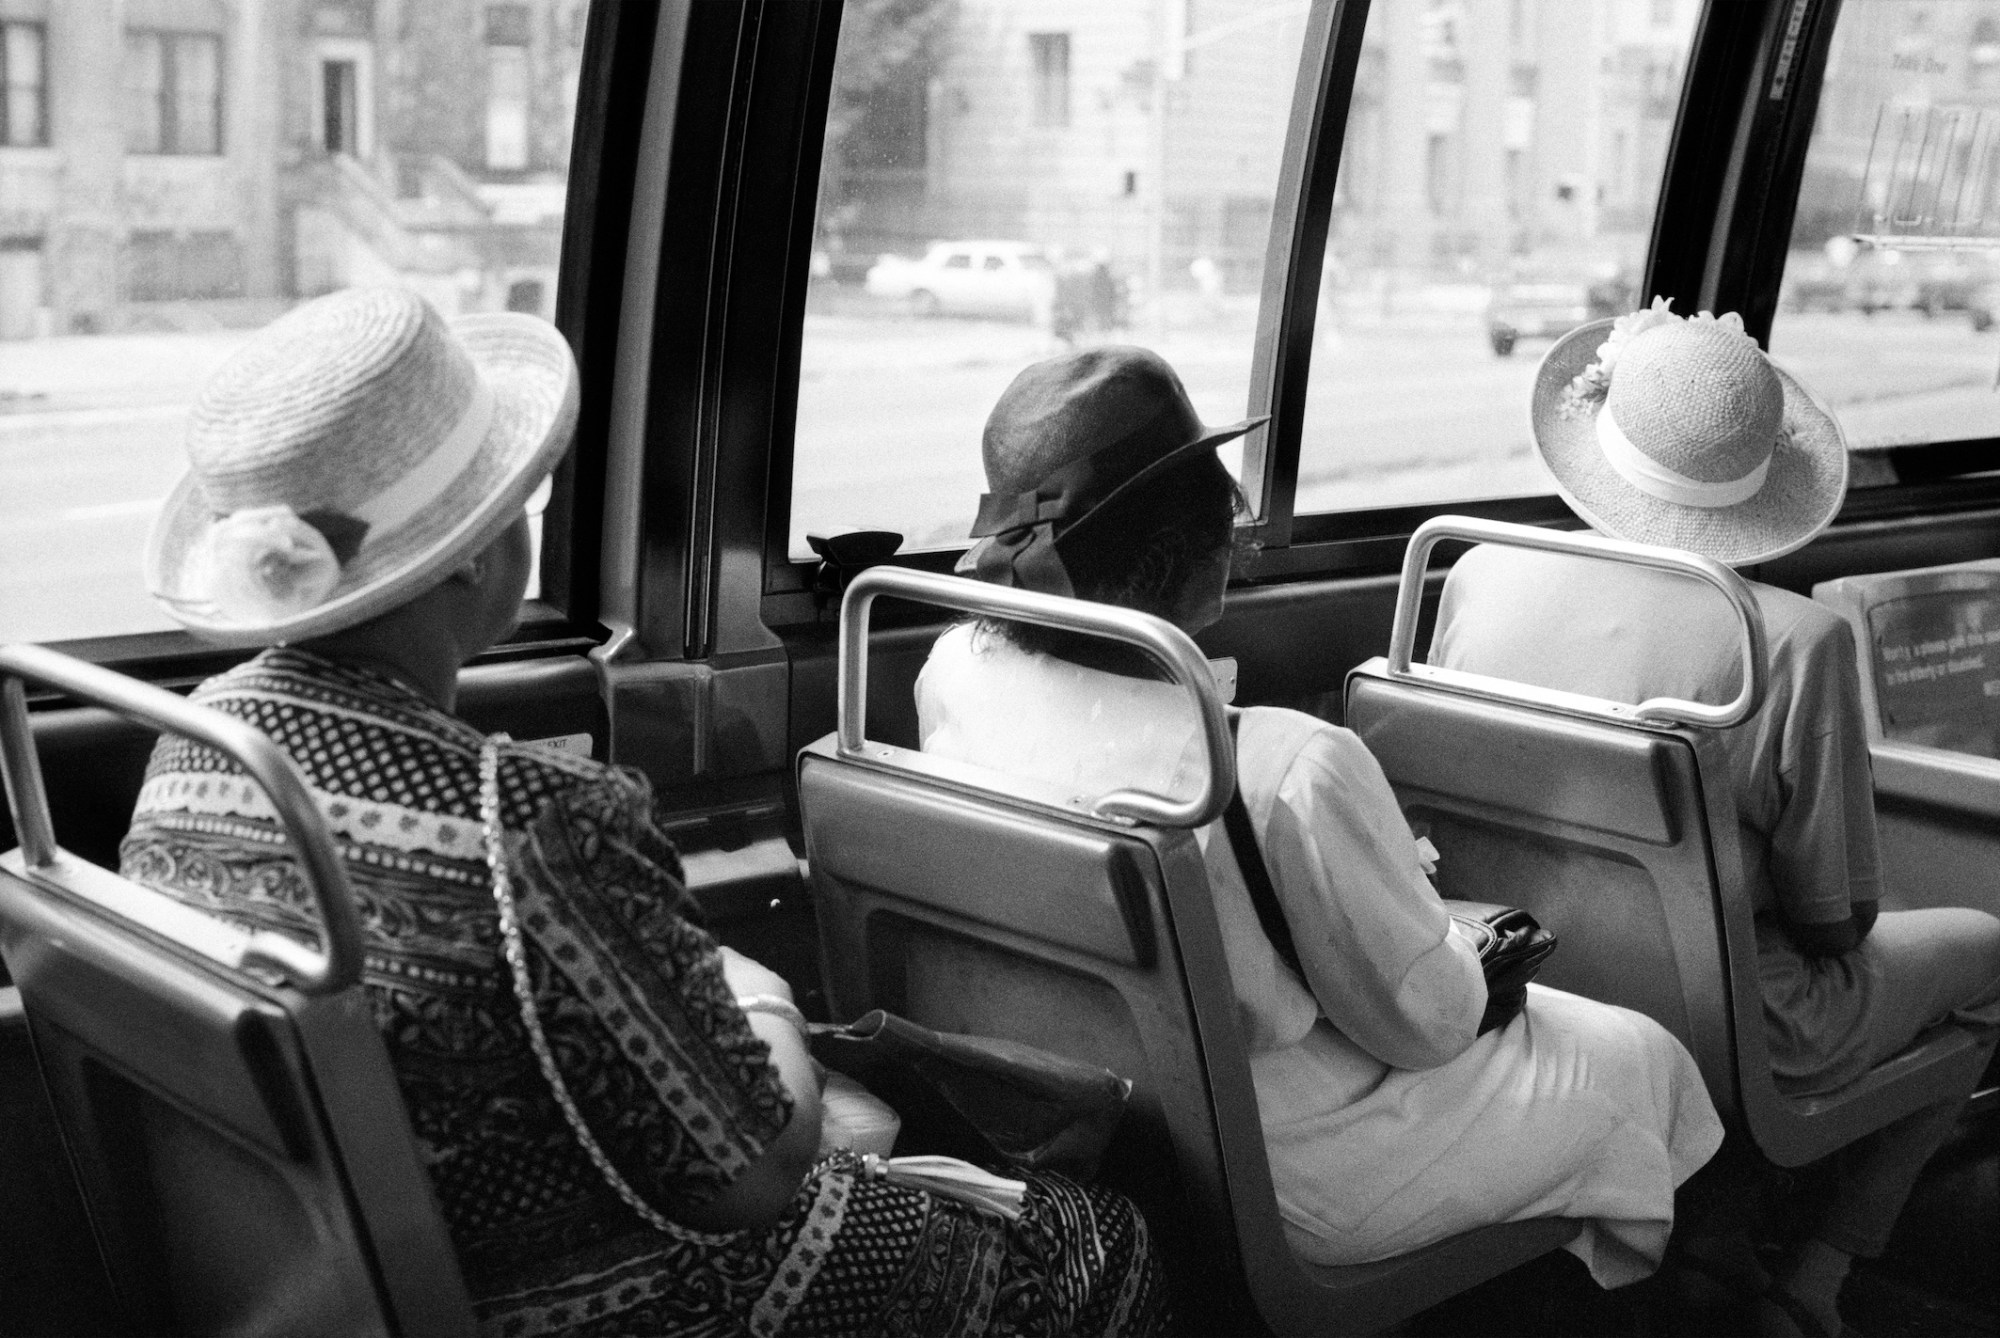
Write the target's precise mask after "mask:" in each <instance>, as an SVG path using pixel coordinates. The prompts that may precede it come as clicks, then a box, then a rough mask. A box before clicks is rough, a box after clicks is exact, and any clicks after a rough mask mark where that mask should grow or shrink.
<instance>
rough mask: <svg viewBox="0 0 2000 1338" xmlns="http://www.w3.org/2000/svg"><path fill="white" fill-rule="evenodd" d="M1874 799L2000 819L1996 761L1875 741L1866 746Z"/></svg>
mask: <svg viewBox="0 0 2000 1338" xmlns="http://www.w3.org/2000/svg"><path fill="white" fill-rule="evenodd" d="M1868 756H1869V760H1870V762H1871V763H1872V764H1873V767H1874V772H1875V797H1876V798H1877V800H1882V799H1891V800H1897V801H1900V802H1902V803H1906V804H1917V805H1922V806H1923V807H1925V808H1931V809H1945V810H1949V811H1951V812H1955V813H1965V814H1970V815H1971V816H1973V817H1980V818H1988V819H1993V820H1996V821H2000V761H1996V760H1995V759H1993V758H1990V757H1975V756H1973V755H1972V754H1970V753H1955V752H1951V751H1949V750H1948V749H1944V748H1930V747H1926V746H1925V745H1923V744H1918V743H1901V742H1895V741H1890V740H1878V741H1877V742H1874V743H1871V744H1870V745H1869V746H1868Z"/></svg>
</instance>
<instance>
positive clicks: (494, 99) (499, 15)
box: [486, 5, 528, 172]
mask: <svg viewBox="0 0 2000 1338" xmlns="http://www.w3.org/2000/svg"><path fill="white" fill-rule="evenodd" d="M527 165H528V7H527V6H526V5H488V6H487V7H486V166H487V167H488V168H489V169H490V170H492V171H495V172H519V171H521V170H522V169H524V168H526V167H527Z"/></svg>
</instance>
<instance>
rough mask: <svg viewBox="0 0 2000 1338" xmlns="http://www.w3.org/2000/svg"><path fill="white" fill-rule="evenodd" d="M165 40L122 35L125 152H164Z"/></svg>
mask: <svg viewBox="0 0 2000 1338" xmlns="http://www.w3.org/2000/svg"><path fill="white" fill-rule="evenodd" d="M166 88H167V39H166V38H165V37H164V36H163V35H161V34H160V33H126V34H125V151H126V152H127V153H165V152H166V147H167V132H166V120H165V117H164V115H163V113H164V111H165V109H166Z"/></svg>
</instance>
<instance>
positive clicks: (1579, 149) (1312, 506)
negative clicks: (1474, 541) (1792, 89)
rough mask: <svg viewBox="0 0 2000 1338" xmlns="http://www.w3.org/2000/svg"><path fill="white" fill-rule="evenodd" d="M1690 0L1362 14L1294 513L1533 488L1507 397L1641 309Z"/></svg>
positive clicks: (1476, 0)
mask: <svg viewBox="0 0 2000 1338" xmlns="http://www.w3.org/2000/svg"><path fill="white" fill-rule="evenodd" d="M1699 10H1700V4H1699V0H1508V3H1505V4H1502V3H1499V0H1397V3H1386V4H1385V3H1378V4H1375V5H1373V6H1372V7H1371V8H1370V11H1369V15H1368V26H1367V30H1366V34H1365V38H1364V43H1363V49H1362V58H1361V68H1360V72H1359V75H1358V78H1357V81H1356V87H1355V91H1354V100H1353V104H1352V106H1351V108H1350V110H1349V112H1348V121H1347V139H1346V144H1345V146H1344V147H1343V149H1342V152H1341V160H1340V178H1339V184H1338V186H1337V188H1336V193H1335V196H1334V216H1333V226H1332V231H1331V234H1330V237H1329V241H1328V246H1327V258H1326V266H1325V270H1324V273H1323V276H1322V287H1321V293H1320V303H1319V314H1318V330H1317V333H1316V337H1315V346H1314V349H1313V363H1312V377H1311V381H1310V384H1309V388H1308V392H1307V402H1306V417H1305V426H1304V440H1303V443H1302V446H1301V449H1300V455H1299V484H1298V493H1297V498H1296V502H1295V510H1297V511H1298V512H1300V513H1307V512H1324V511H1345V510H1354V509H1358V508H1364V507H1378V506H1404V505H1416V504H1424V503H1438V502H1456V501H1469V500H1474V499H1479V498H1492V497H1507V496H1520V495H1524V494H1531V493H1541V492H1547V491H1548V490H1549V485H1548V482H1547V479H1546V476H1545V475H1544V474H1543V473H1542V471H1541V468H1540V466H1539V465H1537V463H1536V462H1535V458H1534V451H1533V448H1532V445H1531V442H1530V439H1529V435H1528V426H1527V417H1528V413H1527V408H1528V387H1529V383H1530V381H1531V380H1532V379H1533V377H1534V370H1535V364H1536V362H1537V361H1538V360H1539V359H1540V357H1541V354H1542V352H1543V351H1544V350H1545V349H1546V348H1547V347H1548V344H1549V341H1550V340H1551V339H1553V338H1554V337H1555V336H1557V335H1560V334H1562V333H1563V332H1565V331H1567V330H1569V329H1572V328H1574V327H1575V326H1577V325H1580V324H1582V323H1583V322H1584V321H1586V320H1590V319H1593V318H1596V317H1599V316H1609V315H1615V314H1618V313H1620V312H1622V311H1625V310H1627V309H1629V308H1631V307H1634V306H1637V305H1640V298H1641V296H1642V295H1641V294H1639V293H1638V292H1637V291H1636V285H1637V283H1638V279H1639V271H1640V267H1641V266H1642V265H1644V263H1645V258H1646V257H1645V250H1646V239H1647V235H1648V233H1649V231H1650V229H1651V226H1652V220H1653V209H1654V205H1655V203H1656V201H1657V198H1658V192H1659V184H1660V176H1661V171H1662V168H1663V166H1664V163H1665V160H1666V150H1667V141H1668V138H1669V136H1670V135H1671V133H1672V130H1673V117H1674V111H1675V106H1676V101H1677V99H1678V97H1679V93H1680V86H1681V78H1682V72H1683V70H1684V68H1685V66H1686V62H1687V54H1688V48H1689V45H1690V43H1691V41H1692V36H1693V29H1694V23H1695V20H1696V18H1697V17H1698V14H1699Z"/></svg>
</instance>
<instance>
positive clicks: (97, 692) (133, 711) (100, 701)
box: [0, 644, 361, 994]
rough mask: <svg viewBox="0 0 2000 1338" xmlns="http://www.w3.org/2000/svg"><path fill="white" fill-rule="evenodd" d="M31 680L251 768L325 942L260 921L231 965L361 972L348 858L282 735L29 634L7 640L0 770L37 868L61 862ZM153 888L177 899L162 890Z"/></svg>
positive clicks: (331, 976)
mask: <svg viewBox="0 0 2000 1338" xmlns="http://www.w3.org/2000/svg"><path fill="white" fill-rule="evenodd" d="M24 683H37V684H40V685H41V686H43V687H50V688H55V689H56V690H58V691H60V692H64V693H67V694H68V695H70V696H72V697H75V698H76V699H78V700H79V701H84V702H89V703H91V704H93V705H96V706H102V707H104V708H106V709H108V710H111V711H114V712H116V713H117V714H119V715H121V716H124V717H125V718H126V719H128V720H135V721H138V722H139V723H140V724H144V725H150V726H152V727H153V728H155V729H159V730H164V731H166V732H168V733H172V734H179V735H182V736H184V737H187V738H190V739H194V740H197V741H198V742H201V743H205V744H207V745H208V746H209V747H211V748H214V749H216V750H218V751H220V752H222V753H225V754H227V755H228V756H229V758H230V759H231V760H232V761H234V762H235V763H236V764H237V765H238V766H240V767H242V768H243V769H244V770H245V771H247V772H249V773H250V775H251V777H252V778H253V779H255V780H256V782H257V784H258V785H260V786H261V787H262V788H263V790H264V793H265V794H266V795H267V796H268V797H269V798H270V801H271V807H272V808H273V809H274V810H275V811H276V813H277V817H278V821H279V822H280V823H281V824H282V825H283V826H284V829H285V832H286V834H287V835H288V836H290V837H291V840H292V848H293V850H294V851H295V852H296V853H297V855H298V857H299V860H300V862H301V863H303V864H304V865H305V868H306V874H307V879H308V881H309V882H310V883H311V885H312V888H313V892H314V895H315V897H316V898H317V899H318V902H319V913H320V922H321V925H322V927H323V928H322V932H323V934H324V937H325V947H324V950H323V951H321V952H314V951H313V950H312V949H310V948H308V947H306V946H305V945H303V944H300V943H297V942H294V941H293V940H291V939H289V938H286V937H284V936H283V935H280V934H273V933H270V932H268V931H259V932H257V933H253V934H250V935H249V936H248V937H247V938H246V939H245V941H244V943H243V947H242V950H241V960H240V961H239V962H236V963H232V965H240V966H259V967H265V968H268V969H271V970H274V971H276V972H278V973H279V974H280V975H281V976H283V977H284V978H285V980H287V981H288V982H289V983H290V984H291V985H292V986H293V987H294V988H296V989H297V990H298V991H299V992H300V993H302V994H333V993H337V992H338V991H340V990H343V989H346V988H347V987H348V986H349V985H352V984H355V983H356V982H357V981H359V980H360V979H361V917H360V916H359V914H358V913H357V912H356V911H355V907H354V893H353V891H352V890H351V889H350V888H349V887H348V883H347V870H346V867H345V866H344V865H343V864H342V863H341V859H340V853H339V851H338V850H337V849H335V847H334V844H333V837H332V835H331V834H330V833H329V832H328V831H327V828H326V822H325V820H324V819H323V818H322V817H321V816H320V812H319V808H318V806H317V805H316V804H315V803H314V802H313V797H312V791H311V790H310V789H309V788H307V786H306V783H305V780H304V778H303V777H301V776H300V775H299V772H298V768H297V767H295V766H293V765H292V760H291V759H290V758H289V757H286V756H285V754H284V752H283V751H282V750H281V749H280V748H279V747H278V745H277V744H275V743H273V742H271V740H270V739H268V738H266V737H265V736H264V735H263V734H261V733H260V732H258V731H257V730H256V729H254V728H252V727H251V726H249V725H247V724H245V723H244V722H242V721H241V720H237V719H235V718H233V717H231V716H226V715H224V714H222V713H221V712H220V711H211V710H209V709H208V708H207V707H204V706H197V705H195V704H194V703H193V702H190V701H188V700H186V699H185V698H183V697H178V696H175V695H174V694H173V693H171V692H168V691H166V690H165V689H164V688H157V687H154V686H153V685H152V684H150V683H142V682H139V681H138V680H136V679H132V678H127V677H126V676H125V675H123V674H120V673H115V672H113V671H112V670H109V669H104V668H101V667H99V666H97V665H94V664H87V663H85V662H84V661H82V660H78V659H75V658H73V657H71V656H68V655H64V654H62V653H60V652H58V651H53V650H50V649H48V648H47V647H46V646H36V645H27V644H22V645H13V646H0V778H3V779H4V781H5V784H6V790H7V803H8V807H9V809H10V810H11V812H12V813H13V815H14V831H15V833H16V835H17V837H18V838H19V840H20V843H21V857H22V859H23V862H24V863H25V864H26V866H27V868H28V870H29V871H30V872H35V871H53V870H55V869H56V868H57V867H58V866H59V865H60V863H61V862H62V859H63V854H62V851H61V850H60V849H59V848H58V847H57V845H56V838H55V826H54V823H53V822H52V821H51V819H50V817H49V799H48V791H47V790H46V789H45V788H44V787H43V784H42V766H41V760H40V758H38V757H37V756H36V753H35V739H34V734H33V733H32V731H31V729H30V727H29V724H28V702H27V693H26V690H25V688H24V687H23V684H24ZM151 895H153V896H156V897H160V898H161V900H162V901H170V900H171V899H170V898H166V897H163V896H161V894H159V893H157V892H155V893H152V894H151ZM173 904H174V905H176V906H178V905H179V903H177V902H176V903H173ZM148 927H149V928H156V927H155V926H148Z"/></svg>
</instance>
